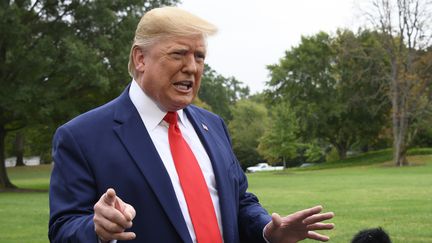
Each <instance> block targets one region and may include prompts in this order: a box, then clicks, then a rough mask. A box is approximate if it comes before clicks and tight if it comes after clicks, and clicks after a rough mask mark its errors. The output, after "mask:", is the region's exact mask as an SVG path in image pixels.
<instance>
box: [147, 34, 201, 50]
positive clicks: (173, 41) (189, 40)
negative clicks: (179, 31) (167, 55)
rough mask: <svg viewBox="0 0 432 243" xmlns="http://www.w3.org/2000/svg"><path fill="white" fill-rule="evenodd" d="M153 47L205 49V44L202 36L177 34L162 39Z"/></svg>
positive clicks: (163, 48) (164, 48)
mask: <svg viewBox="0 0 432 243" xmlns="http://www.w3.org/2000/svg"><path fill="white" fill-rule="evenodd" d="M154 48H155V49H159V50H160V49H162V50H169V49H175V48H181V49H188V50H189V49H191V50H195V49H196V50H200V51H206V48H207V45H206V41H205V39H204V37H202V36H201V35H199V36H178V37H169V38H165V39H162V40H161V41H159V42H158V43H157V44H156V45H155V46H154Z"/></svg>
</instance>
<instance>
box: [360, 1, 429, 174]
mask: <svg viewBox="0 0 432 243" xmlns="http://www.w3.org/2000/svg"><path fill="white" fill-rule="evenodd" d="M371 3H372V5H373V10H371V11H370V12H369V13H367V16H369V17H370V20H371V23H372V25H373V26H374V27H375V28H376V29H377V30H379V31H381V33H382V37H383V38H382V43H383V47H384V48H385V49H386V54H387V56H388V58H389V59H390V63H391V69H390V71H389V72H388V76H389V82H388V86H389V91H390V92H389V98H390V100H391V104H392V127H393V150H394V156H393V159H394V163H395V164H396V165H397V166H403V165H407V164H408V161H407V159H406V155H407V150H408V147H409V144H410V142H411V141H412V138H413V134H415V130H416V129H415V124H416V120H417V121H418V120H422V118H421V117H422V116H423V115H425V113H424V111H425V110H428V108H427V107H428V106H430V105H431V79H432V78H431V76H432V75H431V72H432V71H431V67H432V59H431V58H430V55H431V54H430V46H429V45H430V40H431V37H432V35H431V33H432V31H431V28H430V27H431V26H430V24H431V23H432V2H431V1H428V0H395V1H391V0H374V1H371ZM428 48H429V50H428Z"/></svg>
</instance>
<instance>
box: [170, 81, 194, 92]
mask: <svg viewBox="0 0 432 243" xmlns="http://www.w3.org/2000/svg"><path fill="white" fill-rule="evenodd" d="M192 85H193V83H192V81H180V82H175V83H174V86H175V87H176V88H177V89H178V90H184V91H188V90H190V89H191V88H192Z"/></svg>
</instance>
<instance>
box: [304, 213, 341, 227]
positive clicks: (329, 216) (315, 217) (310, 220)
mask: <svg viewBox="0 0 432 243" xmlns="http://www.w3.org/2000/svg"><path fill="white" fill-rule="evenodd" d="M333 217H334V213H333V212H328V213H321V214H315V215H312V216H310V217H307V218H305V219H304V220H303V223H304V224H314V223H317V222H321V221H324V220H328V219H332V218H333Z"/></svg>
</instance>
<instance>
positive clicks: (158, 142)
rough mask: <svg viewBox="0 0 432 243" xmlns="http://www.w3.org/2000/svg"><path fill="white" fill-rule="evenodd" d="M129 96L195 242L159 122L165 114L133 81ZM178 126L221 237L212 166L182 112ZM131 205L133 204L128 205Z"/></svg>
mask: <svg viewBox="0 0 432 243" xmlns="http://www.w3.org/2000/svg"><path fill="white" fill-rule="evenodd" d="M129 97H130V99H131V100H132V103H133V104H134V106H135V107H136V109H137V110H138V113H139V115H140V117H141V119H142V121H143V123H144V126H145V128H146V129H147V131H148V133H149V134H150V138H151V140H152V141H153V144H154V145H155V147H156V150H157V151H158V153H159V156H160V158H161V159H162V162H163V164H164V166H165V169H166V170H167V172H168V175H169V177H170V179H171V183H172V185H173V188H174V191H175V194H176V197H177V200H178V203H179V205H180V209H181V211H182V214H183V217H184V219H185V221H186V225H187V228H188V230H189V234H190V236H191V238H192V241H193V242H196V237H195V232H194V228H193V225H192V221H191V218H190V216H189V211H188V208H187V204H186V200H185V197H184V194H183V190H182V188H181V186H180V182H179V178H178V175H177V171H176V168H175V165H174V161H173V159H172V155H171V150H170V147H169V142H168V126H169V125H168V123H167V122H165V121H164V120H163V118H164V116H165V115H166V113H167V112H166V111H163V110H161V109H160V108H159V107H158V106H157V105H156V103H155V102H154V101H153V100H152V99H151V98H150V97H149V96H147V95H146V94H145V93H144V91H143V90H142V89H141V88H140V86H139V85H138V83H137V82H136V81H135V80H133V81H132V84H131V86H130V89H129ZM177 114H178V118H179V119H178V121H179V122H178V125H179V127H180V130H181V133H182V135H183V138H184V139H185V140H186V142H187V143H188V145H189V147H190V148H191V149H192V152H193V153H194V155H195V157H196V159H197V161H198V163H199V166H200V167H201V171H202V172H203V175H204V179H205V181H206V184H207V187H208V189H209V192H210V196H211V199H212V202H213V207H214V210H215V213H216V218H217V220H218V225H219V230H220V232H221V235H222V233H223V232H222V221H221V213H220V207H219V196H218V194H217V189H216V180H215V176H214V172H213V167H212V164H211V161H210V158H209V157H208V155H207V152H206V150H205V149H204V146H203V145H202V143H201V141H200V139H199V137H198V135H197V133H196V132H195V129H194V128H193V126H192V124H191V123H190V121H189V119H188V118H187V116H186V114H185V113H184V112H183V110H178V111H177ZM146 163H158V161H146ZM132 206H133V205H132Z"/></svg>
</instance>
